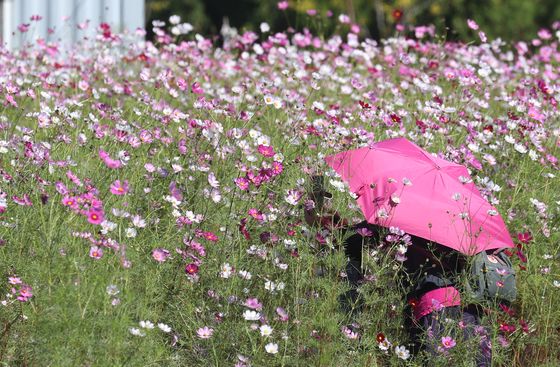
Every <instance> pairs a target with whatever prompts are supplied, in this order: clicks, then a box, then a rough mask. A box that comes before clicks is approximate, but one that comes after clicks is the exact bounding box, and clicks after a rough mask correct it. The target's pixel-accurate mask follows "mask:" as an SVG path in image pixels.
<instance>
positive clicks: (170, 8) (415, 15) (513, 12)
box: [146, 0, 560, 41]
mask: <svg viewBox="0 0 560 367" xmlns="http://www.w3.org/2000/svg"><path fill="white" fill-rule="evenodd" d="M310 9H315V10H316V11H317V14H316V15H313V16H310V15H308V14H307V13H306V12H307V11H308V10H310ZM329 11H330V14H332V15H331V17H332V18H334V19H330V20H328V19H327V18H329V16H328V14H329ZM146 12H147V14H146V19H147V21H148V24H147V30H148V37H151V34H152V33H151V28H152V25H151V22H152V21H153V20H155V19H159V20H164V21H167V20H168V19H169V16H171V15H173V14H177V15H180V16H181V18H182V20H183V21H185V22H189V23H191V24H192V25H193V26H194V29H195V31H196V32H199V33H203V34H216V33H218V32H219V30H220V28H221V26H222V22H223V20H224V18H226V17H227V18H228V20H229V24H230V25H231V26H232V27H235V28H239V29H252V30H258V27H259V24H260V23H261V22H267V23H268V24H269V25H270V26H271V29H272V31H280V30H285V29H287V28H288V27H293V28H294V29H298V30H299V29H302V28H303V27H309V28H311V29H312V30H313V31H315V32H319V33H321V34H323V35H328V34H330V33H332V32H334V31H335V30H336V29H337V28H338V27H340V25H339V23H338V20H337V17H338V15H339V14H341V13H344V14H347V15H348V16H349V17H350V19H351V21H352V22H353V23H357V24H359V25H360V26H361V27H362V31H363V34H364V35H367V36H369V37H373V38H376V39H379V38H382V37H387V36H389V35H391V34H392V33H393V32H394V27H395V25H396V24H397V22H400V23H403V24H405V25H408V24H415V25H425V24H434V25H436V27H437V30H438V33H439V34H445V35H446V37H447V38H448V39H458V40H467V41H468V40H472V39H473V38H477V36H476V35H475V33H474V32H473V31H472V30H471V29H469V28H468V27H467V24H466V20H467V19H469V18H470V19H474V20H475V21H476V22H477V23H478V24H479V25H480V27H481V30H483V31H484V32H486V34H487V35H488V36H489V37H490V38H496V37H501V38H502V39H505V40H510V39H530V38H532V37H534V36H535V34H536V32H537V31H538V30H539V29H540V28H542V27H550V25H551V24H552V22H554V21H556V20H559V19H560V1H559V0H533V1H528V0H289V8H288V9H287V10H286V11H280V10H278V8H277V1H276V0H268V1H261V0H236V1H231V0H146Z"/></svg>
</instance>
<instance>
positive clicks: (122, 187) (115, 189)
mask: <svg viewBox="0 0 560 367" xmlns="http://www.w3.org/2000/svg"><path fill="white" fill-rule="evenodd" d="M111 193H112V194H114V195H119V196H120V195H126V193H128V181H126V180H125V181H123V182H121V181H120V180H116V181H115V182H113V183H112V184H111Z"/></svg>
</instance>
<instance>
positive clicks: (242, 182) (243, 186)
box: [235, 177, 249, 191]
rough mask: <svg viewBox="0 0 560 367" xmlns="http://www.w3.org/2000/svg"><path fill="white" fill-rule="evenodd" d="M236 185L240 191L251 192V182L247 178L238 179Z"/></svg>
mask: <svg viewBox="0 0 560 367" xmlns="http://www.w3.org/2000/svg"><path fill="white" fill-rule="evenodd" d="M235 185H237V187H238V188H239V189H240V190H243V191H247V190H249V180H247V179H246V178H245V177H238V178H236V179H235Z"/></svg>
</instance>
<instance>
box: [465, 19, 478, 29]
mask: <svg viewBox="0 0 560 367" xmlns="http://www.w3.org/2000/svg"><path fill="white" fill-rule="evenodd" d="M467 25H468V26H469V28H470V29H472V30H474V31H477V30H478V24H476V22H475V21H474V20H472V19H467Z"/></svg>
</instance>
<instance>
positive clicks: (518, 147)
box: [513, 143, 527, 154]
mask: <svg viewBox="0 0 560 367" xmlns="http://www.w3.org/2000/svg"><path fill="white" fill-rule="evenodd" d="M513 148H514V149H515V150H517V151H518V152H519V153H521V154H525V153H527V148H526V147H525V145H523V144H521V143H517V144H515V145H514V146H513Z"/></svg>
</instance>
